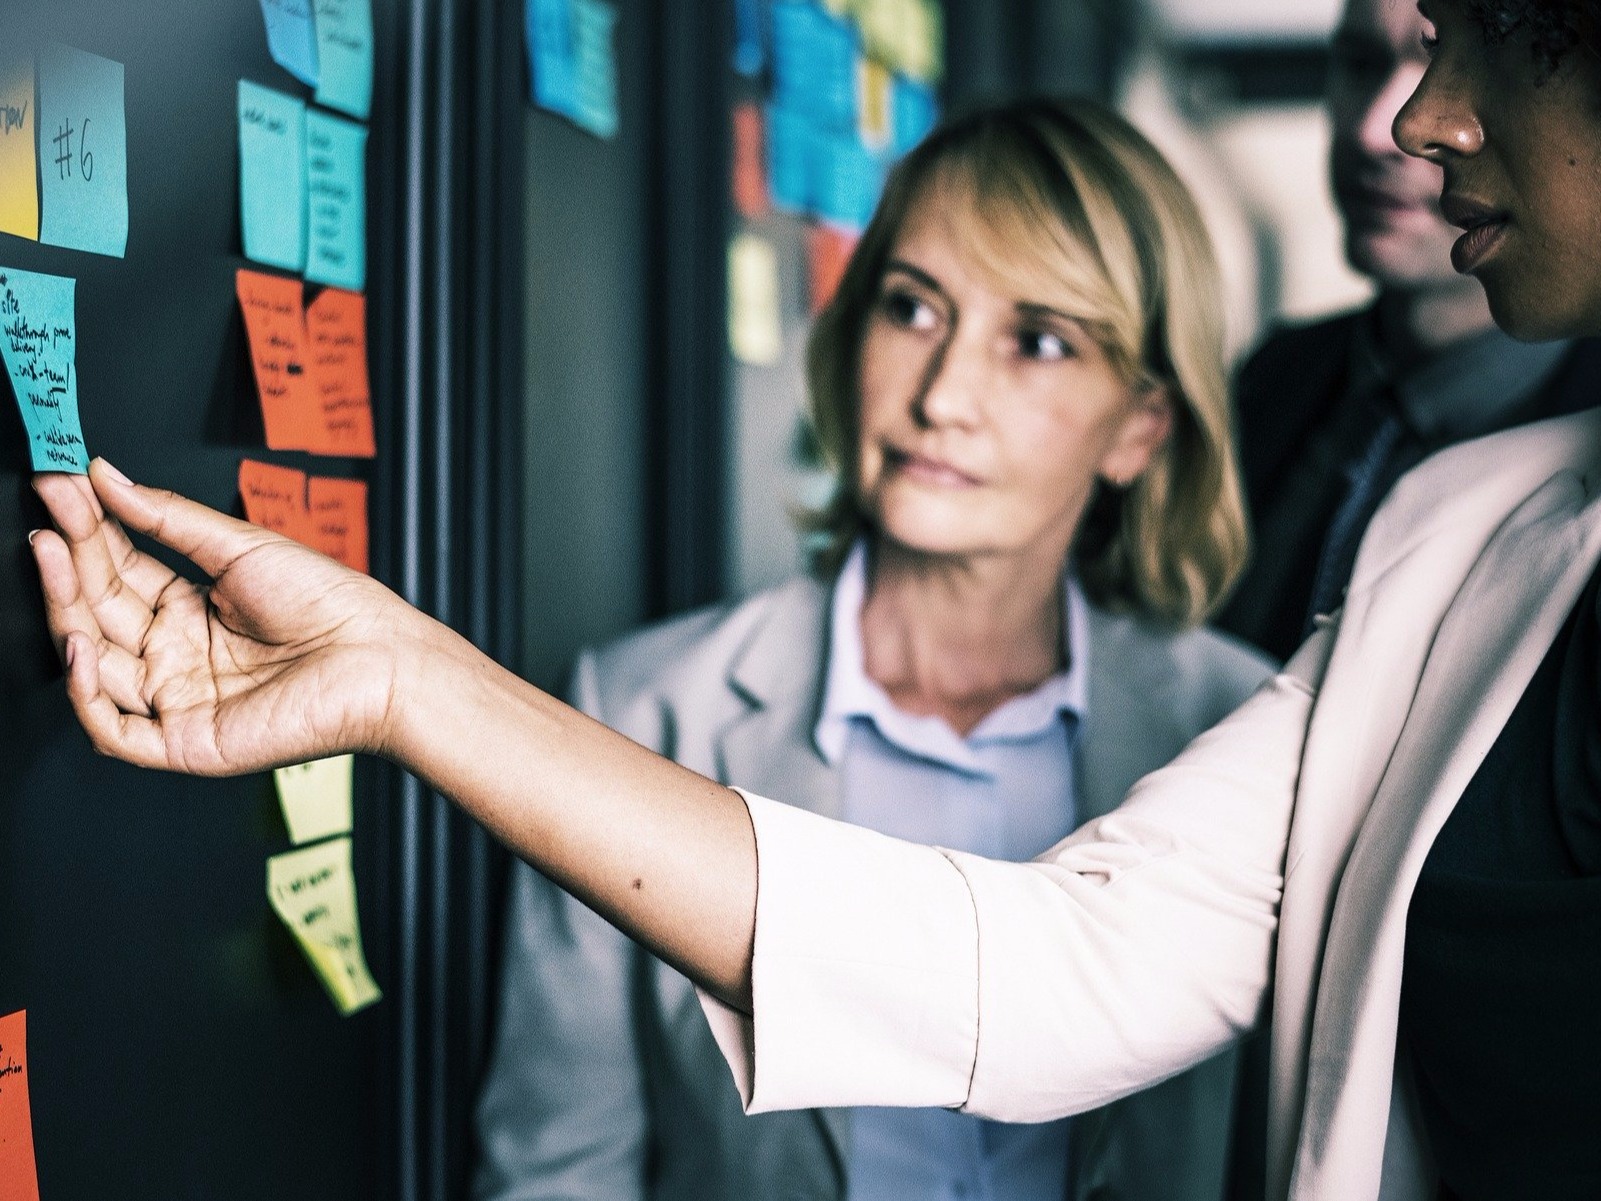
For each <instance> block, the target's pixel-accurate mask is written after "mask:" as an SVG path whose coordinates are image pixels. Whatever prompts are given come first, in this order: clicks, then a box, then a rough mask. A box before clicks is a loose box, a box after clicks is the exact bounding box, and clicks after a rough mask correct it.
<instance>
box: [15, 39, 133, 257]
mask: <svg viewBox="0 0 1601 1201" xmlns="http://www.w3.org/2000/svg"><path fill="white" fill-rule="evenodd" d="M38 71H39V119H38V121H37V123H36V128H37V129H38V134H39V183H40V202H41V203H40V210H41V211H40V222H39V240H40V241H41V242H46V243H48V244H49V245H51V246H64V247H66V248H67V249H69V250H88V251H92V252H93V253H95V254H109V255H114V256H115V257H117V258H121V257H122V256H123V255H124V254H125V253H127V249H128V124H127V116H126V114H125V112H124V109H123V79H122V64H121V63H117V62H112V61H111V60H110V59H109V58H101V57H100V56H99V55H97V54H88V53H86V52H84V51H82V50H74V49H73V48H72V47H71V46H46V47H44V48H43V49H42V50H40V51H39V58H38Z"/></svg>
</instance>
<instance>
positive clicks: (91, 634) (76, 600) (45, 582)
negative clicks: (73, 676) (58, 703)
mask: <svg viewBox="0 0 1601 1201" xmlns="http://www.w3.org/2000/svg"><path fill="white" fill-rule="evenodd" d="M31 543H32V546H33V560H34V563H35V564H36V565H37V566H38V568H39V583H40V585H41V587H42V588H43V589H44V610H45V621H46V624H47V625H48V626H49V627H50V638H51V640H52V641H53V642H54V643H55V647H56V654H58V655H60V656H61V660H62V662H63V663H65V662H66V654H67V639H68V637H69V636H70V635H72V634H75V633H76V634H82V635H83V636H84V637H85V638H87V639H89V641H90V643H91V645H92V644H94V643H98V642H101V641H103V636H102V635H101V633H100V626H99V623H98V622H96V621H95V617H94V613H93V612H91V611H90V609H89V606H88V604H87V603H86V602H85V601H84V599H83V591H82V589H80V588H79V586H78V570H77V568H76V567H75V566H74V565H73V561H72V551H71V550H69V549H68V547H67V544H66V542H65V541H64V540H63V539H62V537H61V535H60V534H57V533H56V532H55V531H53V530H39V531H37V532H35V533H34V535H33V537H32V539H31Z"/></svg>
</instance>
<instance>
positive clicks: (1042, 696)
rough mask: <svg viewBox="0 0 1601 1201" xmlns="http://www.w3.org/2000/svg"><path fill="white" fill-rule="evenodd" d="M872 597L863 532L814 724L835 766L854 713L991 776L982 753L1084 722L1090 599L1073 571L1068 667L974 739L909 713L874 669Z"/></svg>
mask: <svg viewBox="0 0 1601 1201" xmlns="http://www.w3.org/2000/svg"><path fill="white" fill-rule="evenodd" d="M866 600H867V543H866V540H865V539H858V540H857V542H856V545H855V546H853V547H852V548H851V553H850V556H849V558H847V559H846V560H845V566H844V567H843V568H842V569H841V570H840V573H839V578H838V579H836V580H835V581H834V592H833V598H832V601H831V604H830V608H829V623H828V624H829V633H828V666H827V673H826V677H825V683H824V687H823V705H822V712H821V714H820V715H819V717H818V719H817V725H816V727H815V729H814V730H813V739H814V741H815V742H816V744H817V749H818V751H819V752H820V753H821V754H822V756H823V758H824V759H825V760H827V762H828V764H829V765H830V766H831V767H838V766H839V764H840V761H841V760H842V759H843V758H844V755H845V747H846V745H847V743H848V742H849V739H850V725H851V722H852V720H854V719H865V720H867V721H870V722H872V724H873V725H874V727H875V728H876V729H877V730H878V733H879V734H880V735H881V736H882V737H883V738H884V739H885V740H886V741H888V742H890V743H891V744H893V745H894V746H896V747H898V748H899V749H900V750H902V751H905V752H906V753H908V754H910V755H914V756H916V757H918V758H921V759H929V760H932V761H934V762H936V763H941V764H944V765H945V766H948V767H952V768H955V769H957V770H959V771H964V772H968V773H971V774H974V775H988V774H989V771H988V769H987V768H985V767H984V766H983V764H982V761H981V755H980V752H981V751H982V750H983V749H984V748H986V747H989V746H994V745H996V744H1001V743H1006V742H1023V741H1027V740H1029V739H1032V738H1036V737H1038V736H1039V735H1040V734H1042V733H1044V732H1045V731H1047V730H1048V729H1050V728H1051V727H1052V726H1053V725H1054V724H1056V723H1057V722H1058V721H1060V720H1061V717H1062V715H1063V714H1064V713H1065V714H1068V715H1070V716H1071V717H1072V718H1073V719H1074V721H1076V722H1082V721H1083V720H1084V714H1085V712H1086V710H1087V708H1088V705H1087V700H1088V695H1089V655H1090V647H1089V614H1088V602H1087V601H1086V600H1085V599H1084V594H1083V591H1082V590H1081V589H1080V588H1079V585H1078V581H1077V580H1075V579H1074V578H1073V576H1072V573H1071V572H1068V573H1065V574H1064V575H1063V577H1062V611H1063V614H1064V616H1065V620H1064V622H1063V623H1062V635H1063V639H1064V641H1065V642H1066V646H1065V647H1064V648H1063V650H1064V652H1065V653H1064V656H1063V657H1064V659H1065V660H1066V662H1067V669H1066V670H1065V671H1059V672H1057V673H1056V674H1055V675H1053V676H1051V677H1050V678H1049V679H1048V680H1046V681H1045V682H1044V683H1042V684H1041V685H1040V686H1039V687H1038V688H1036V689H1034V690H1033V691H1032V692H1029V693H1026V694H1024V695H1023V696H1019V697H1014V698H1013V699H1011V700H1009V701H1007V702H1006V703H1005V704H1004V705H1002V706H1000V708H998V709H996V710H995V711H994V712H993V713H991V714H989V715H988V716H987V717H985V718H984V720H983V721H981V722H980V723H979V724H978V726H977V727H976V728H975V729H974V730H973V732H972V733H970V734H969V735H968V736H967V737H966V738H963V737H961V736H960V735H958V734H957V733H956V731H954V730H952V729H951V727H950V726H949V725H947V724H946V723H945V722H944V721H943V720H941V719H940V718H938V717H931V716H918V715H915V714H910V713H905V712H902V711H901V710H900V709H898V708H897V707H896V706H895V703H894V702H893V701H891V700H890V698H889V694H888V693H886V692H885V691H884V689H883V688H882V687H880V686H879V684H878V682H877V681H875V680H873V679H872V678H871V677H869V676H868V674H867V667H866V662H865V658H864V655H863V647H862V606H863V605H864V604H865V602H866Z"/></svg>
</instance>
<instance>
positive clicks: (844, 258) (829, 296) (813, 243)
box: [806, 225, 858, 313]
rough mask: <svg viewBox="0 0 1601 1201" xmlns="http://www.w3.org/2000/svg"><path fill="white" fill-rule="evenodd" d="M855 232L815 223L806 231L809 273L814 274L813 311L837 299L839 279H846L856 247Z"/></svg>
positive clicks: (812, 278)
mask: <svg viewBox="0 0 1601 1201" xmlns="http://www.w3.org/2000/svg"><path fill="white" fill-rule="evenodd" d="M857 241H858V239H857V237H856V235H855V234H848V233H845V232H844V231H843V230H838V229H832V228H830V227H829V226H826V225H814V226H813V227H812V228H811V229H810V230H808V231H807V234H806V257H807V267H808V271H807V274H808V275H810V276H811V293H812V312H814V313H821V312H822V311H823V310H824V309H826V308H827V307H828V302H829V301H831V300H833V299H834V293H835V292H837V291H838V290H839V281H840V280H842V279H844V278H845V268H846V267H848V266H849V265H850V261H851V254H852V253H853V252H854V251H855V250H856V243H857Z"/></svg>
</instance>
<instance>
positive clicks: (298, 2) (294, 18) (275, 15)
mask: <svg viewBox="0 0 1601 1201" xmlns="http://www.w3.org/2000/svg"><path fill="white" fill-rule="evenodd" d="M261 15H262V17H263V19H264V20H265V21H266V23H267V49H268V51H269V52H270V53H271V54H272V60H273V62H275V63H277V64H278V65H279V66H280V67H282V68H283V69H284V70H285V71H288V72H289V74H291V75H293V76H294V77H295V78H296V79H298V80H300V82H301V83H304V84H310V85H311V86H312V87H316V86H317V27H316V25H315V23H314V22H313V20H312V15H311V0H261Z"/></svg>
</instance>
